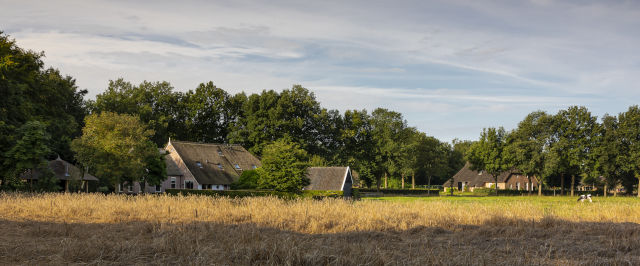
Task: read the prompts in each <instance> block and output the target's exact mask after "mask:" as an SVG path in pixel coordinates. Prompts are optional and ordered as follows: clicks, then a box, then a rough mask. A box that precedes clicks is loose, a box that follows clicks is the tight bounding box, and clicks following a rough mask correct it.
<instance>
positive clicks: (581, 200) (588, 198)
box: [578, 194, 593, 202]
mask: <svg viewBox="0 0 640 266" xmlns="http://www.w3.org/2000/svg"><path fill="white" fill-rule="evenodd" d="M585 200H588V201H589V202H593V201H591V194H587V195H580V197H578V201H579V202H584V201H585Z"/></svg>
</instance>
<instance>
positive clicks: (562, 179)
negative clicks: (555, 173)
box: [560, 173, 564, 196]
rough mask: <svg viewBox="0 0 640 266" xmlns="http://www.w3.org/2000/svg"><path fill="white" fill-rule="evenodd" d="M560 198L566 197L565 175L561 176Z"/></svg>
mask: <svg viewBox="0 0 640 266" xmlns="http://www.w3.org/2000/svg"><path fill="white" fill-rule="evenodd" d="M560 196H564V173H562V174H560Z"/></svg>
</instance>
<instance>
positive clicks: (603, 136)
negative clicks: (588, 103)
mask: <svg viewBox="0 0 640 266" xmlns="http://www.w3.org/2000/svg"><path fill="white" fill-rule="evenodd" d="M618 127H619V124H618V118H617V117H615V116H610V115H606V114H605V115H604V116H603V117H602V124H600V125H598V130H597V131H598V132H597V134H595V136H596V139H595V140H594V143H595V145H594V148H593V150H592V152H593V154H592V156H591V158H592V160H594V162H593V164H594V170H595V171H594V177H599V176H603V177H604V196H605V197H606V196H607V191H608V188H610V187H613V188H614V189H615V187H616V186H617V185H618V184H620V182H621V179H622V176H623V171H624V170H623V169H624V165H621V164H620V163H621V162H622V160H623V159H624V158H623V156H622V151H623V150H622V146H621V143H620V137H619V136H618V135H619V130H618Z"/></svg>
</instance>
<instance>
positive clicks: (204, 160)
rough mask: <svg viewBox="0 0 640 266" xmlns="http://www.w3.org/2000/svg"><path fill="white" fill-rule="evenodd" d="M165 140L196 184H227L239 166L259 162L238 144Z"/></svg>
mask: <svg viewBox="0 0 640 266" xmlns="http://www.w3.org/2000/svg"><path fill="white" fill-rule="evenodd" d="M169 143H170V144H171V145H173V148H174V149H175V150H176V152H177V153H178V155H179V156H180V158H182V160H183V161H184V163H185V165H186V166H187V168H189V171H191V173H192V174H193V176H194V177H195V178H196V180H197V181H198V183H200V184H214V185H218V184H219V185H228V184H231V183H233V182H234V181H235V180H237V179H238V178H239V177H240V174H241V173H242V171H243V170H251V169H253V168H256V167H260V166H262V164H261V163H260V160H258V158H256V157H255V156H253V155H252V154H251V153H249V152H248V151H247V150H245V149H244V148H243V147H242V146H240V145H229V144H211V143H195V142H187V141H170V142H169ZM236 165H237V167H236ZM176 167H177V166H176ZM220 168H222V169H220ZM167 170H168V169H167ZM167 172H168V171H167ZM167 174H168V173H167Z"/></svg>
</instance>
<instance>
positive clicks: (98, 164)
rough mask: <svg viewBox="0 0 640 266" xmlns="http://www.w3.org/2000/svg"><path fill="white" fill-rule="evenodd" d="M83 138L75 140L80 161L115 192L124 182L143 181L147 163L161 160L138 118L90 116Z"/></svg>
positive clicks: (74, 143) (73, 145) (149, 131)
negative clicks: (151, 160) (155, 159)
mask: <svg viewBox="0 0 640 266" xmlns="http://www.w3.org/2000/svg"><path fill="white" fill-rule="evenodd" d="M85 123H86V125H85V127H84V128H83V129H82V133H83V134H82V136H81V137H80V138H77V139H75V140H73V143H72V149H73V151H75V152H76V158H77V160H78V161H79V162H80V163H81V164H82V165H84V166H86V167H89V169H90V171H92V172H93V173H94V174H95V175H96V176H97V177H98V178H100V179H101V182H102V183H103V184H105V183H106V184H109V185H111V186H112V187H113V188H115V187H116V186H117V185H118V184H121V183H123V182H130V183H133V182H136V181H141V180H142V179H143V177H145V176H146V175H147V169H148V166H147V161H148V160H150V158H155V157H158V149H157V146H156V145H155V144H154V143H153V142H152V141H151V140H150V139H149V138H150V137H151V136H153V130H150V129H147V128H146V126H145V125H144V124H143V123H142V122H140V119H139V118H138V117H137V116H131V115H126V114H116V113H111V112H103V113H100V114H92V115H90V116H87V118H86V120H85Z"/></svg>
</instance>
